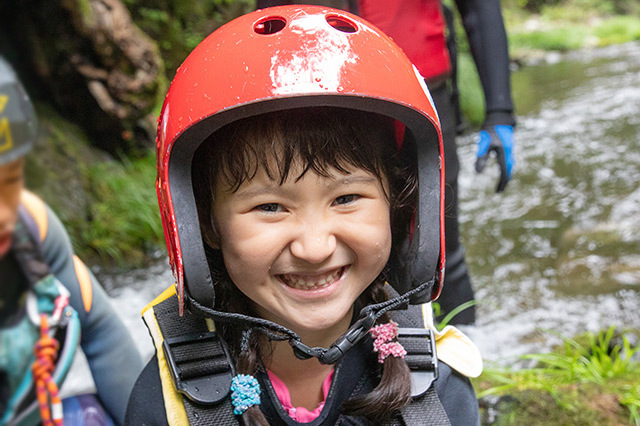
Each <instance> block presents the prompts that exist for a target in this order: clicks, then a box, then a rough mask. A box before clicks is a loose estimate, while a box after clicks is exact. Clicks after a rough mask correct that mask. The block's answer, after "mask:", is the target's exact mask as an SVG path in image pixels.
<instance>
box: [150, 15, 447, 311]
mask: <svg viewBox="0 0 640 426" xmlns="http://www.w3.org/2000/svg"><path fill="white" fill-rule="evenodd" d="M312 106H328V107H343V108H352V109H356V110H362V111H367V112H375V113H378V114H383V115H386V116H389V117H391V118H393V119H395V120H396V121H399V122H401V123H403V124H404V126H405V128H406V130H407V131H406V132H405V136H404V141H403V142H402V143H412V144H415V146H416V150H415V151H416V153H417V163H418V167H417V169H418V180H419V189H418V191H419V195H418V198H417V199H418V206H417V209H416V216H415V219H414V224H413V227H412V236H411V238H410V243H409V244H407V247H406V248H405V249H404V251H403V256H401V259H398V260H392V261H391V270H392V276H393V277H394V280H393V282H392V283H391V284H392V285H393V286H394V287H395V288H396V290H397V291H398V292H399V293H400V294H404V293H405V292H407V291H409V290H411V289H414V288H416V287H418V286H419V285H421V284H423V283H425V282H427V281H430V280H432V279H434V278H435V283H436V284H435V286H434V287H433V288H431V292H430V293H429V292H428V291H427V292H423V293H422V294H421V295H418V297H414V298H412V302H413V303H418V302H424V301H425V300H429V298H431V299H435V298H436V297H437V296H438V295H439V292H440V286H441V283H442V278H443V271H444V252H445V250H444V226H443V224H444V213H443V212H444V209H443V205H444V202H443V200H444V191H443V188H444V167H443V165H444V161H443V160H442V155H443V148H442V136H441V134H440V124H439V120H438V116H437V113H436V111H435V109H434V106H433V101H432V99H431V96H430V95H429V92H428V90H427V88H426V86H425V84H424V80H423V78H422V77H421V76H420V75H419V74H418V72H417V71H416V69H415V67H414V66H413V65H412V64H411V62H410V61H409V60H408V59H407V57H406V56H405V55H404V53H403V52H402V50H401V49H400V48H399V47H398V46H397V45H396V44H395V43H394V42H393V41H392V40H391V39H390V38H389V37H387V36H386V35H384V34H383V33H382V32H381V31H380V30H378V29H377V28H375V27H373V26H372V25H371V24H369V23H367V22H366V21H364V20H362V19H360V18H358V17H357V16H354V15H351V14H349V13H346V12H343V11H340V10H335V9H330V8H326V7H317V6H282V7H273V8H268V9H262V10H258V11H255V12H252V13H249V14H247V15H244V16H241V17H239V18H237V19H234V20H233V21H231V22H229V23H227V24H226V25H224V26H222V27H221V28H219V29H218V30H216V31H215V32H213V33H212V34H211V35H209V36H208V37H207V38H206V39H205V40H204V41H202V42H201V43H200V44H199V45H198V46H197V47H196V48H195V49H194V50H193V52H191V54H190V55H189V56H188V57H187V58H186V60H185V61H184V63H183V64H182V66H181V67H180V68H179V69H178V71H177V73H176V76H175V77H174V79H173V81H172V83H171V87H170V88H169V91H168V93H167V96H166V98H165V101H164V105H163V108H162V113H161V115H160V118H159V121H158V135H157V140H156V142H157V161H158V178H157V182H156V186H157V192H158V201H159V204H160V211H161V214H162V221H163V225H164V231H165V238H166V242H167V249H168V251H169V261H170V263H171V267H172V270H173V273H174V276H175V277H176V285H177V293H178V296H179V299H180V309H181V311H182V307H183V304H184V291H185V289H186V291H187V292H188V293H189V295H190V296H191V297H192V298H193V299H195V300H196V301H197V302H198V303H200V304H202V305H204V306H213V302H214V297H215V296H214V287H213V284H212V280H211V276H210V271H209V267H208V264H207V261H206V258H205V252H204V246H203V242H202V237H201V231H200V224H199V222H198V214H197V211H196V202H195V199H194V194H193V190H192V182H191V166H192V161H193V156H194V153H195V151H196V149H197V148H198V147H199V146H200V144H201V143H202V142H203V141H204V140H205V139H206V138H207V137H208V136H209V135H211V134H212V133H213V132H215V131H216V130H218V129H220V128H221V127H222V126H224V125H226V124H229V123H231V122H234V121H236V120H239V119H243V118H246V117H251V116H256V115H259V114H264V113H268V112H273V111H277V110H283V109H291V108H297V107H312Z"/></svg>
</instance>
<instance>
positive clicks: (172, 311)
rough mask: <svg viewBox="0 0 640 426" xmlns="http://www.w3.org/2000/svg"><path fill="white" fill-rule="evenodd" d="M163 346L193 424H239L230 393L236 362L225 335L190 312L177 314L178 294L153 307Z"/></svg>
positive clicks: (177, 387) (188, 416)
mask: <svg viewBox="0 0 640 426" xmlns="http://www.w3.org/2000/svg"><path fill="white" fill-rule="evenodd" d="M154 313H155V316H156V320H157V321H158V325H159V327H160V331H161V332H162V335H163V337H164V343H163V350H164V354H165V357H166V359H167V364H168V366H169V370H170V371H171V375H172V377H173V381H174V385H175V388H176V390H177V391H178V392H180V393H181V394H182V395H183V396H182V401H183V404H184V408H185V411H186V412H187V418H188V419H189V423H190V424H194V425H195V424H203V425H213V424H221V425H222V424H223V425H231V426H232V425H239V424H240V423H239V419H238V417H237V416H235V415H234V414H233V405H232V404H231V398H230V397H228V395H229V390H230V387H231V379H232V378H233V375H234V370H233V364H232V362H231V359H230V357H229V354H228V351H227V349H226V346H225V344H224V342H223V341H222V339H220V337H219V336H218V334H216V333H215V332H211V331H209V329H208V328H207V325H206V323H205V321H203V320H202V318H199V317H196V316H195V315H192V314H191V313H189V312H185V314H184V316H180V315H179V314H178V301H177V297H176V296H173V297H170V298H168V299H166V300H164V301H162V302H160V303H159V304H158V305H156V306H155V307H154Z"/></svg>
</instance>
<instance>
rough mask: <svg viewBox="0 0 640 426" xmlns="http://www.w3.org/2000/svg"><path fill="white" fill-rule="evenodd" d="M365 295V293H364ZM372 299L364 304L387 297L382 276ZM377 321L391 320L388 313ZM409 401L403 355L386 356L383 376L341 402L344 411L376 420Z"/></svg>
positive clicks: (370, 294)
mask: <svg viewBox="0 0 640 426" xmlns="http://www.w3.org/2000/svg"><path fill="white" fill-rule="evenodd" d="M363 296H364V295H363ZM369 297H370V298H371V300H368V301H366V300H363V302H364V304H365V305H367V304H375V303H380V302H384V301H385V300H388V299H389V296H388V295H387V292H386V291H385V290H384V284H383V283H382V281H381V280H376V282H374V284H372V285H371V287H370V291H369ZM377 322H378V324H387V323H390V322H391V318H389V315H388V314H386V313H385V314H384V315H382V316H381V317H380V318H379V319H378V321H377ZM409 402H411V372H410V370H409V366H408V365H407V363H406V362H405V361H404V359H403V358H402V357H398V356H387V357H386V358H384V362H383V363H382V377H381V378H380V383H378V386H376V388H375V389H374V390H373V391H371V392H370V393H368V394H366V395H363V396H361V397H357V398H353V399H350V400H348V401H346V402H345V403H344V404H342V409H343V411H344V412H345V413H346V414H350V415H355V416H362V417H366V418H367V419H369V420H373V421H377V420H379V419H383V418H388V417H391V416H392V415H393V413H395V412H396V411H398V410H400V409H401V408H403V407H405V406H406V405H407V404H409Z"/></svg>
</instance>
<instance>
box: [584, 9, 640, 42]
mask: <svg viewBox="0 0 640 426" xmlns="http://www.w3.org/2000/svg"><path fill="white" fill-rule="evenodd" d="M595 35H596V36H597V37H598V38H599V40H600V42H599V44H600V45H601V46H605V45H610V44H618V43H625V42H627V41H630V40H640V19H638V18H637V17H633V16H617V17H615V18H611V19H609V20H607V21H605V22H602V23H601V24H600V25H598V26H597V27H596V29H595Z"/></svg>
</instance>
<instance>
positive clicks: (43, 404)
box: [31, 314, 63, 426]
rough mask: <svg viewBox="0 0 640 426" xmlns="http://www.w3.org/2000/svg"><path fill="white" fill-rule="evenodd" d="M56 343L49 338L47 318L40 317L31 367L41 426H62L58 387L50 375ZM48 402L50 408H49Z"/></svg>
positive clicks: (56, 349) (53, 366) (42, 315)
mask: <svg viewBox="0 0 640 426" xmlns="http://www.w3.org/2000/svg"><path fill="white" fill-rule="evenodd" d="M58 348H59V344H58V341H57V340H56V339H54V338H52V337H51V336H49V322H48V319H47V316H46V315H44V314H41V315H40V339H39V340H38V341H37V342H36V345H35V348H34V352H35V354H36V361H35V362H34V363H33V365H32V366H31V371H33V379H34V381H35V382H36V396H37V398H38V405H39V406H40V416H41V417H42V424H43V426H54V425H55V426H62V424H63V423H62V400H61V399H60V396H59V395H58V386H57V385H56V382H54V381H53V378H52V377H51V373H52V372H53V370H54V368H55V361H56V358H57V357H58ZM49 402H50V403H51V408H49Z"/></svg>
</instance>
